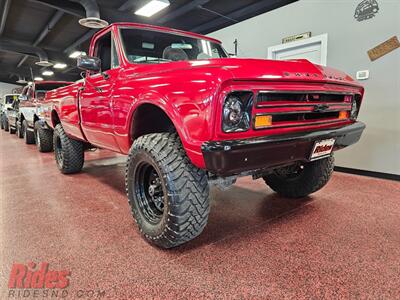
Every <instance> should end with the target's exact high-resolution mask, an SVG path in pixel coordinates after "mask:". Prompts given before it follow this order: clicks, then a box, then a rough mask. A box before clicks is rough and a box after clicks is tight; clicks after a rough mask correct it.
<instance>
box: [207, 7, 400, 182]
mask: <svg viewBox="0 0 400 300" xmlns="http://www.w3.org/2000/svg"><path fill="white" fill-rule="evenodd" d="M377 1H378V3H379V7H380V11H379V12H378V14H377V15H376V16H375V17H374V18H372V19H369V20H366V21H363V22H358V21H357V20H355V19H354V17H353V15H354V11H355V8H356V6H357V4H359V3H360V2H361V0H300V1H299V2H295V3H293V4H290V5H287V6H285V7H282V8H279V9H277V10H274V11H271V12H268V13H265V14H263V15H260V16H257V17H254V18H252V19H249V20H246V21H243V22H241V23H238V24H235V25H233V26H230V27H227V28H224V29H222V30H219V31H217V32H214V33H212V34H210V36H212V37H215V38H217V39H220V40H222V42H223V43H224V45H225V47H226V48H227V50H228V51H229V52H231V53H233V52H234V50H233V49H234V46H233V41H234V40H235V39H236V38H237V39H238V41H239V55H238V56H239V57H259V58H266V57H267V49H268V47H269V46H274V45H277V44H280V43H281V40H282V38H283V37H286V36H290V35H293V34H298V33H303V32H307V31H311V32H312V34H313V36H315V35H319V34H322V33H328V35H329V37H328V66H332V67H334V68H338V69H340V70H343V71H345V72H347V73H348V74H350V75H352V76H353V77H355V73H356V71H358V70H370V79H369V80H367V81H362V84H363V85H364V86H365V88H366V95H365V98H364V102H363V106H362V109H361V113H360V116H359V119H360V120H361V121H363V122H365V123H366V124H367V129H366V131H365V132H364V136H363V137H362V139H361V141H360V142H359V143H358V144H356V145H354V146H352V147H349V148H347V149H344V150H341V151H338V152H337V153H336V164H337V165H338V166H342V167H349V168H356V169H362V170H369V171H377V172H385V173H392V174H398V175H399V174H400V49H397V50H395V51H394V52H392V53H390V54H388V55H386V56H384V57H382V58H380V59H378V60H376V61H374V62H371V61H370V60H369V58H368V56H367V51H368V50H369V49H371V48H373V47H375V46H377V45H378V44H380V43H381V42H383V41H385V40H387V39H388V38H390V37H392V36H394V35H397V36H398V37H399V39H400V1H399V0H377Z"/></svg>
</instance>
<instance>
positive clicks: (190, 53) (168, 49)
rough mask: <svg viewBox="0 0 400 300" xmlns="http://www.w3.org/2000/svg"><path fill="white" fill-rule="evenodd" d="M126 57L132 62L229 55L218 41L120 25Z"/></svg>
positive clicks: (154, 61)
mask: <svg viewBox="0 0 400 300" xmlns="http://www.w3.org/2000/svg"><path fill="white" fill-rule="evenodd" d="M120 32H121V38H122V43H123V45H124V49H125V54H126V57H127V59H128V60H129V61H130V62H132V63H142V64H145V63H147V64H149V63H161V62H171V61H182V60H199V59H211V58H225V57H228V55H227V53H226V52H225V50H224V49H223V48H222V46H221V45H220V44H217V43H213V42H210V41H208V40H204V39H196V38H193V37H188V36H184V35H177V34H170V33H165V32H159V31H151V30H140V29H132V28H122V29H121V30H120Z"/></svg>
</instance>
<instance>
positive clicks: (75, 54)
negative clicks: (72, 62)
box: [69, 51, 86, 58]
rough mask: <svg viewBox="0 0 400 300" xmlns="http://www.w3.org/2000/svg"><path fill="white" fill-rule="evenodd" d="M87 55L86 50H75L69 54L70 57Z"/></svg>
mask: <svg viewBox="0 0 400 300" xmlns="http://www.w3.org/2000/svg"><path fill="white" fill-rule="evenodd" d="M85 55H86V52H84V51H74V52H72V53H71V54H70V55H69V57H70V58H77V57H79V56H85Z"/></svg>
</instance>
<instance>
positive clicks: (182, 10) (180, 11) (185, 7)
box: [156, 0, 210, 24]
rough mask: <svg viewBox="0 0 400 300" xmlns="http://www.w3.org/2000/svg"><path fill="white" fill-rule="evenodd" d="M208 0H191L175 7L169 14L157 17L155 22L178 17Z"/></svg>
mask: <svg viewBox="0 0 400 300" xmlns="http://www.w3.org/2000/svg"><path fill="white" fill-rule="evenodd" d="M208 2H210V0H193V1H191V2H189V3H187V4H185V5H183V6H181V7H180V8H178V9H175V10H174V11H172V12H170V13H169V14H166V15H165V16H163V17H161V18H159V19H158V20H157V21H156V22H157V23H158V24H164V23H167V22H168V21H170V20H172V19H175V18H178V17H180V16H183V15H184V14H186V13H188V12H189V11H191V10H193V9H195V8H197V7H198V6H201V5H204V4H206V3H208Z"/></svg>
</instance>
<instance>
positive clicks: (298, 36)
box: [282, 32, 311, 44]
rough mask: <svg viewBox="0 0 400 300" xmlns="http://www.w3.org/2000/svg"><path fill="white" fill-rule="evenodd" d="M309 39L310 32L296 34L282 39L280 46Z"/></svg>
mask: <svg viewBox="0 0 400 300" xmlns="http://www.w3.org/2000/svg"><path fill="white" fill-rule="evenodd" d="M310 37H311V32H305V33H301V34H296V35H292V36H288V37H285V38H283V39H282V44H285V43H290V42H294V41H298V40H304V39H308V38H310Z"/></svg>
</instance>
